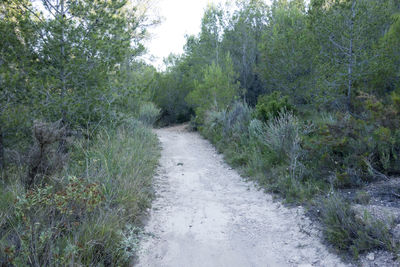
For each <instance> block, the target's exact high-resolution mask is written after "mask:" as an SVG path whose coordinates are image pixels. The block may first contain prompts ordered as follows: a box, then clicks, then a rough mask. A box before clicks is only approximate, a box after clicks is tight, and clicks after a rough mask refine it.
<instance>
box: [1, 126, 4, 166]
mask: <svg viewBox="0 0 400 267" xmlns="http://www.w3.org/2000/svg"><path fill="white" fill-rule="evenodd" d="M4 165H5V163H4V141H3V130H2V128H1V125H0V169H3V168H4Z"/></svg>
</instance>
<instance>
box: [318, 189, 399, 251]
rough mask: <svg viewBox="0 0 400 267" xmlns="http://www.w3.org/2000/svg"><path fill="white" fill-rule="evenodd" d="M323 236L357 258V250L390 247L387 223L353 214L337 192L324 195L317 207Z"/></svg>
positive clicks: (367, 216)
mask: <svg viewBox="0 0 400 267" xmlns="http://www.w3.org/2000/svg"><path fill="white" fill-rule="evenodd" d="M321 210H322V222H323V224H324V225H325V228H324V235H325V238H326V239H327V240H328V241H329V242H330V243H331V244H333V245H334V246H335V247H336V248H338V249H340V250H346V251H348V252H350V253H352V254H353V256H354V257H355V258H358V255H359V253H362V252H364V251H368V250H372V249H386V250H389V251H390V250H393V249H394V246H393V244H392V241H391V237H390V234H389V229H388V228H387V226H386V225H385V224H384V223H383V222H381V221H379V220H377V219H375V218H373V217H371V215H370V214H368V213H364V215H363V216H362V217H360V216H358V215H356V213H355V211H354V210H353V209H352V208H351V206H350V204H349V203H348V202H346V201H344V200H343V199H341V198H340V197H339V196H337V195H332V196H330V197H329V198H327V199H326V200H325V201H324V202H323V205H322V207H321Z"/></svg>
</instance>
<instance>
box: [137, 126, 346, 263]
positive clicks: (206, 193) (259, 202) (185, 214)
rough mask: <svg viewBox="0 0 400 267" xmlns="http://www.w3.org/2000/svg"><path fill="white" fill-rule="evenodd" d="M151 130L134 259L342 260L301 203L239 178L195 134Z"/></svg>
mask: <svg viewBox="0 0 400 267" xmlns="http://www.w3.org/2000/svg"><path fill="white" fill-rule="evenodd" d="M156 132H157V134H158V136H159V138H160V141H161V144H162V148H163V151H162V157H161V166H160V168H159V172H158V177H157V178H156V190H157V199H156V200H155V201H154V203H153V208H152V210H151V216H150V221H149V223H148V225H147V227H146V231H148V232H150V233H151V237H149V238H147V239H145V240H144V241H143V245H142V250H141V252H140V255H139V264H138V265H139V266H157V267H158V266H174V267H180V266H182V267H184V266H205V267H212V266H218V267H220V266H221V267H222V266H229V267H232V266H240V267H242V266H263V267H264V266H345V265H344V264H343V263H341V261H340V260H339V259H338V257H337V256H335V255H333V254H330V253H329V252H328V251H327V249H326V248H325V247H324V246H323V245H322V244H321V242H320V241H319V238H318V237H317V235H318V232H317V231H316V230H314V229H313V227H312V224H311V222H310V221H309V220H308V219H307V218H306V217H305V216H304V215H303V210H302V209H301V208H294V209H288V208H286V207H284V206H282V205H281V204H279V203H278V202H274V201H273V200H272V197H271V196H270V195H268V194H264V193H263V192H262V191H258V190H257V189H256V188H255V186H254V185H253V184H252V183H248V182H244V181H243V178H241V177H240V176H239V175H238V174H237V172H236V171H235V170H232V169H231V168H229V166H228V165H226V164H225V163H224V162H223V159H222V156H221V155H218V154H217V153H216V151H215V149H214V148H213V147H212V145H211V144H210V143H209V142H208V141H206V140H204V139H203V138H202V137H201V136H199V135H198V134H197V133H190V132H186V131H185V130H184V129H183V127H182V126H179V127H172V128H165V129H161V130H157V131H156Z"/></svg>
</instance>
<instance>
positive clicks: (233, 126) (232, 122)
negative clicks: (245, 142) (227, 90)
mask: <svg viewBox="0 0 400 267" xmlns="http://www.w3.org/2000/svg"><path fill="white" fill-rule="evenodd" d="M251 114H252V110H251V109H250V107H249V106H248V105H247V104H246V103H245V102H241V101H237V102H235V103H234V104H233V105H232V107H231V108H230V109H229V111H228V113H227V116H226V117H225V121H224V125H223V126H224V128H223V132H224V135H225V136H226V137H228V136H230V137H231V138H233V139H234V140H240V139H242V138H243V137H247V136H248V127H249V124H250V121H251Z"/></svg>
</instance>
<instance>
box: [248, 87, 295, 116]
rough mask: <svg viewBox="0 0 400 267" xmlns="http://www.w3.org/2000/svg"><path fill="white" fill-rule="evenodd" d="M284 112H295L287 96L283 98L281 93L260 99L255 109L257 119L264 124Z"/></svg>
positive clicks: (262, 96) (260, 97)
mask: <svg viewBox="0 0 400 267" xmlns="http://www.w3.org/2000/svg"><path fill="white" fill-rule="evenodd" d="M284 110H286V111H291V112H294V111H295V109H294V106H292V105H291V104H290V103H289V98H288V97H287V96H282V94H281V93H280V92H279V91H275V92H273V93H271V94H269V95H261V96H259V97H258V100H257V105H256V108H255V114H256V117H257V118H258V119H259V120H262V121H264V122H266V121H268V120H269V119H272V118H275V117H277V116H278V115H279V114H280V113H281V112H283V111H284Z"/></svg>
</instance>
